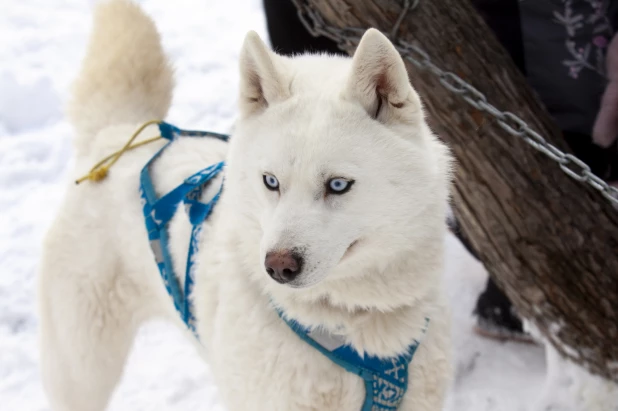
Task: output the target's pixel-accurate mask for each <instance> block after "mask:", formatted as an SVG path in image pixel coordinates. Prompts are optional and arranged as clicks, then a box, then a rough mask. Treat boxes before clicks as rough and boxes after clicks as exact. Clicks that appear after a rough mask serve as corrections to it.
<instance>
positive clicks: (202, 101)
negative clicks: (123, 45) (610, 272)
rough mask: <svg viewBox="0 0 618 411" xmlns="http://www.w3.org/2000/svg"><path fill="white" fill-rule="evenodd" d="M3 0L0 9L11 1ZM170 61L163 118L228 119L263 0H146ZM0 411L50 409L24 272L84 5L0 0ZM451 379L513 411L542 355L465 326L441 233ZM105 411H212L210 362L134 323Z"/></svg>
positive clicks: (198, 122)
mask: <svg viewBox="0 0 618 411" xmlns="http://www.w3.org/2000/svg"><path fill="white" fill-rule="evenodd" d="M9 2H10V4H9ZM141 3H142V4H143V6H144V8H145V9H146V11H147V12H148V13H150V14H151V15H152V16H153V17H154V19H155V21H156V22H157V24H158V26H159V29H160V31H161V33H162V36H163V40H164V43H165V48H166V49H167V51H168V53H169V54H170V56H171V57H172V59H173V61H174V62H175V64H176V68H177V72H176V78H177V83H178V86H177V89H176V95H175V100H174V104H173V107H172V110H171V113H170V116H169V120H170V121H171V122H173V123H175V124H178V125H181V126H184V127H187V128H202V129H208V130H213V131H220V132H226V131H227V130H228V129H229V127H230V126H231V124H232V122H233V118H234V113H235V96H236V91H237V75H236V72H237V70H236V60H237V57H238V54H237V53H238V51H239V48H240V45H241V43H242V39H243V37H244V34H245V33H246V31H247V30H249V29H254V30H256V31H257V32H258V33H260V34H261V35H263V36H264V37H265V35H266V30H265V23H264V17H263V13H262V10H261V1H260V0H228V1H216V0H202V1H196V0H192V1H190V0H174V1H173V2H170V1H165V0H148V1H142V2H141ZM0 9H1V10H2V12H0V267H1V268H0V408H1V409H3V410H19V411H30V410H48V409H49V408H48V406H47V403H46V400H45V397H44V395H43V392H42V388H41V383H40V378H39V374H38V366H37V362H38V358H37V357H38V353H37V350H36V334H37V318H36V316H35V314H34V313H35V302H34V291H35V275H36V270H37V263H38V256H39V252H40V242H41V238H42V235H43V233H44V231H45V229H46V227H47V225H48V224H49V222H50V220H51V218H52V217H53V215H54V213H55V210H56V208H57V207H58V205H59V202H60V199H61V197H62V195H63V191H64V187H65V185H66V176H67V171H68V170H69V168H70V167H71V165H72V148H71V129H70V127H69V125H68V124H67V122H66V120H65V119H64V118H63V115H62V106H63V104H64V102H65V100H66V98H67V91H68V86H69V84H70V81H71V80H72V78H73V76H74V74H75V72H76V70H77V68H78V64H79V60H80V58H81V56H82V54H83V52H84V46H85V41H86V38H87V34H88V31H89V28H90V15H91V12H92V2H89V1H87V0H81V1H80V0H19V1H17V0H12V1H11V0H0ZM447 241H448V253H449V254H448V272H447V276H446V280H445V283H446V287H447V289H448V294H449V296H450V298H451V301H452V304H453V308H454V310H453V311H454V319H453V332H454V341H455V349H456V355H457V375H456V380H455V384H454V388H453V391H452V393H451V397H450V399H449V405H448V410H449V411H522V410H525V409H527V408H528V406H529V405H530V404H532V403H533V401H534V399H535V398H536V397H537V396H538V394H539V393H540V390H541V389H542V385H543V375H544V373H545V364H544V356H543V351H542V350H541V349H540V348H538V347H534V346H529V345H519V344H514V343H507V344H499V343H496V342H493V341H486V340H482V339H480V338H478V337H477V336H475V335H474V334H472V332H471V327H472V325H473V320H472V318H471V315H470V313H471V311H472V307H473V304H474V301H475V298H476V296H477V295H478V293H479V292H480V291H481V289H482V287H483V284H484V281H485V276H486V274H485V273H484V271H483V269H482V267H481V266H480V265H479V264H478V263H476V262H475V261H474V260H473V259H472V258H471V257H470V256H468V255H467V254H466V252H465V251H464V250H463V248H462V247H461V246H460V245H459V244H458V243H457V241H456V240H454V239H453V238H448V239H447ZM110 409H111V410H136V411H137V410H157V411H158V410H188V409H191V410H218V411H219V410H223V407H222V406H221V405H220V404H219V402H218V399H217V393H216V388H215V387H214V385H213V384H212V379H211V376H210V373H209V371H208V367H207V366H206V365H205V364H203V363H202V362H201V361H200V360H199V359H198V357H197V354H196V353H195V352H194V350H193V348H192V347H191V346H190V345H189V344H188V343H187V342H186V341H184V340H183V337H182V336H181V335H180V333H179V332H177V331H176V330H175V329H173V328H172V327H170V326H168V325H166V324H161V323H153V324H149V325H147V326H146V327H144V329H143V330H142V331H141V333H140V335H139V338H138V340H137V343H136V345H135V347H134V350H133V353H132V355H131V357H130V361H129V364H128V366H127V369H126V373H125V376H124V378H123V380H122V382H121V384H120V386H119V389H118V390H117V391H116V393H115V395H114V398H113V400H112V404H111V408H110Z"/></svg>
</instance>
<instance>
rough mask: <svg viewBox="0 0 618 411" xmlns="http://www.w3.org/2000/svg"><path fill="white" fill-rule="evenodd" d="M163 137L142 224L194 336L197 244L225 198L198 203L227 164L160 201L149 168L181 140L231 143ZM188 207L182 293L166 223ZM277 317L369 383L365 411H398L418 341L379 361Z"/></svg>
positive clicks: (144, 190) (176, 133) (164, 131)
mask: <svg viewBox="0 0 618 411" xmlns="http://www.w3.org/2000/svg"><path fill="white" fill-rule="evenodd" d="M159 130H160V131H161V136H162V137H163V138H165V139H167V140H168V142H167V143H166V144H165V145H164V146H163V147H162V148H161V149H160V150H159V151H158V152H157V153H156V154H155V155H154V156H153V157H152V158H151V159H150V160H149V161H148V162H147V163H146V165H145V166H144V168H143V169H142V171H141V173H140V195H141V198H142V205H143V212H144V220H145V223H146V230H147V231H148V239H149V240H150V246H151V248H152V252H153V254H154V257H155V261H156V262H157V266H158V267H159V271H160V273H161V278H162V279H163V282H164V284H165V288H166V289H167V292H168V293H169V295H170V296H171V298H172V301H173V302H174V306H175V308H176V310H177V311H178V313H179V314H180V317H181V318H182V320H183V321H184V323H185V324H186V325H187V327H188V328H189V329H190V330H191V331H192V332H193V333H194V334H195V336H196V337H198V336H197V333H196V330H195V317H194V315H193V301H192V299H191V294H192V291H193V284H194V279H195V273H194V263H195V256H196V252H197V249H198V245H199V239H200V232H201V227H202V223H203V222H204V221H205V220H206V219H207V218H208V216H209V215H210V213H211V212H212V210H213V208H214V206H215V204H216V203H217V201H218V200H219V197H220V195H221V189H222V187H223V185H221V187H220V188H219V191H218V192H217V193H216V195H215V196H214V197H213V198H212V199H211V200H210V201H209V202H208V203H202V202H200V201H199V199H200V197H201V195H202V192H203V190H204V188H205V187H206V186H207V185H208V184H209V183H210V182H211V181H212V179H213V178H215V177H216V176H217V175H218V174H219V173H220V172H221V171H222V170H223V167H224V165H225V163H224V162H220V163H217V164H214V165H211V166H209V167H206V168H205V169H203V170H200V171H198V172H197V173H195V174H193V175H192V176H191V177H189V178H187V179H186V180H185V181H184V182H183V183H182V184H181V185H179V186H178V187H176V188H175V189H173V190H172V191H170V192H169V193H167V194H166V195H164V196H163V197H161V198H157V195H156V193H155V190H154V185H153V183H152V179H151V178H150V166H151V165H152V163H153V162H154V161H155V160H156V159H157V158H158V157H159V156H160V155H161V154H162V153H163V151H165V149H166V148H167V147H169V145H170V144H171V143H172V142H173V141H174V140H175V139H177V138H178V137H180V136H188V137H213V138H216V139H219V140H222V141H228V138H229V137H228V136H227V135H224V134H217V133H211V132H207V131H188V130H181V129H179V128H177V127H175V126H173V125H171V124H168V123H165V122H161V123H159ZM181 202H182V203H184V205H185V211H186V212H187V214H188V217H189V221H190V222H191V225H192V227H193V228H192V231H191V240H190V243H189V255H188V256H187V266H186V269H185V281H184V290H183V289H182V287H181V285H180V283H179V282H178V278H177V277H176V275H175V272H174V267H173V264H172V259H171V256H170V254H169V249H168V238H169V237H168V233H167V224H168V223H169V221H170V220H171V219H172V217H173V216H174V213H175V212H176V208H177V206H178V205H179V204H180V203H181ZM275 310H276V311H277V313H278V314H279V316H280V317H281V318H282V319H283V321H285V323H286V324H287V325H288V326H289V327H290V329H291V330H292V331H294V332H295V333H296V335H298V336H299V338H300V339H302V340H303V341H305V342H306V343H307V344H309V345H310V346H312V347H313V348H315V349H316V350H318V351H319V352H320V353H322V354H323V355H324V356H326V357H327V358H329V359H330V360H331V361H333V362H334V363H335V364H337V365H339V366H340V367H342V368H344V369H345V370H346V371H348V372H350V373H353V374H356V375H358V376H360V377H361V378H362V379H363V381H364V382H365V402H364V404H363V407H362V409H361V411H396V410H397V408H398V407H399V405H400V404H401V401H402V400H403V396H404V394H405V393H406V390H407V389H408V366H409V364H410V362H411V361H412V357H413V356H414V353H415V352H416V349H417V348H418V346H419V345H420V341H416V340H414V341H413V343H412V344H411V345H410V346H409V347H408V349H407V351H406V352H405V353H404V354H401V355H399V356H397V357H392V358H378V357H375V356H369V355H364V356H360V355H359V354H358V353H357V352H356V351H355V350H354V349H353V348H352V347H351V346H350V345H348V344H346V342H345V340H344V338H343V337H342V336H338V335H334V334H330V333H328V332H326V331H323V330H321V329H319V328H315V329H309V328H305V327H303V326H302V325H301V324H299V323H298V322H297V321H295V320H293V319H290V318H287V316H286V315H285V313H283V312H282V311H281V310H280V309H279V308H275ZM428 326H429V319H428V318H426V319H425V327H424V328H423V334H424V333H425V332H426V330H427V327H428Z"/></svg>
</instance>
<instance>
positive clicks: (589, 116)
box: [519, 0, 618, 135]
mask: <svg viewBox="0 0 618 411" xmlns="http://www.w3.org/2000/svg"><path fill="white" fill-rule="evenodd" d="M616 3H617V2H616V1H613V0H519V9H520V19H521V28H522V36H523V46H524V47H523V48H524V56H525V64H526V72H527V76H528V80H529V82H530V84H531V85H532V87H533V88H534V89H535V90H536V91H537V93H538V94H539V96H540V97H541V100H543V102H544V103H545V105H546V106H547V108H548V110H549V112H550V113H551V114H552V116H553V117H554V118H555V120H556V121H557V123H558V125H559V126H560V128H561V129H562V130H565V131H570V132H575V133H582V134H585V135H590V134H591V130H592V126H593V124H594V120H595V118H596V114H597V112H598V110H599V106H600V101H601V96H602V94H603V91H604V90H605V86H606V84H607V75H606V65H605V58H606V51H607V46H608V45H609V42H610V41H611V39H612V37H613V35H614V25H615V23H616V20H617V19H616V17H617V16H618V14H617V13H616V8H617V4H616Z"/></svg>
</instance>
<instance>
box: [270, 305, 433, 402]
mask: <svg viewBox="0 0 618 411" xmlns="http://www.w3.org/2000/svg"><path fill="white" fill-rule="evenodd" d="M275 309H276V311H277V314H279V317H281V318H282V319H283V321H285V323H286V324H287V325H288V326H289V327H290V329H291V330H292V331H294V333H296V335H298V337H300V339H301V340H303V341H305V342H306V343H307V344H309V345H310V346H312V347H313V348H315V349H316V350H318V351H319V352H320V353H322V354H323V355H324V356H325V357H327V358H328V359H330V360H331V361H332V362H334V363H335V364H337V365H339V366H340V367H342V368H343V369H345V370H346V371H348V372H350V373H352V374H356V375H358V376H360V377H361V378H362V379H363V381H364V382H365V401H364V403H363V407H362V408H361V411H396V410H397V408H398V407H399V405H400V404H401V401H403V396H404V394H405V393H406V391H407V389H408V365H409V364H410V362H411V361H412V358H413V357H414V353H415V352H416V350H417V348H418V346H419V345H420V341H417V340H414V341H413V342H412V344H410V346H409V347H408V349H407V350H406V352H405V353H403V354H401V355H399V356H397V357H392V358H386V359H382V358H378V357H375V356H369V355H364V356H360V355H359V354H358V352H356V350H354V349H353V348H352V347H351V346H350V345H349V344H347V343H346V342H345V339H344V338H343V337H342V336H338V335H333V334H330V333H328V332H326V331H324V330H321V329H309V328H306V327H304V326H302V325H301V324H300V323H298V322H297V321H296V320H294V319H291V318H288V317H287V316H286V315H285V313H284V312H283V311H282V310H281V309H279V308H278V307H275ZM428 327H429V318H425V326H424V327H423V330H422V332H423V334H425V333H426V331H427V328H428Z"/></svg>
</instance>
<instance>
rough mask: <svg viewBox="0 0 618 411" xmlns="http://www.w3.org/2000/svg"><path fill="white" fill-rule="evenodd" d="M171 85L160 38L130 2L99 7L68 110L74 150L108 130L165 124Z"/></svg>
mask: <svg viewBox="0 0 618 411" xmlns="http://www.w3.org/2000/svg"><path fill="white" fill-rule="evenodd" d="M173 83H174V81H173V70H172V68H171V66H170V64H169V62H168V60H167V57H166V55H165V53H164V52H163V48H162V46H161V39H160V37H159V33H158V32H157V29H156V27H155V25H154V23H153V21H152V20H151V19H150V18H149V17H148V16H147V15H146V14H145V13H144V12H143V11H142V10H141V8H140V7H139V6H138V5H136V4H134V3H132V2H131V1H130V0H110V1H107V2H103V3H101V4H99V5H98V6H97V9H96V11H95V16H94V24H93V30H92V34H91V37H90V43H89V45H88V50H87V53H86V57H85V58H84V61H83V63H82V67H81V71H80V73H79V75H78V77H77V79H76V81H75V83H74V88H73V95H72V98H71V101H70V103H69V107H68V114H69V117H70V119H71V122H72V123H73V126H74V127H75V129H76V131H77V139H76V141H75V145H76V148H77V150H78V151H79V150H87V149H88V146H89V143H90V142H91V141H92V139H93V138H94V136H95V135H96V134H97V133H98V132H99V131H100V130H101V129H103V128H105V127H107V126H110V125H115V124H121V123H139V122H145V121H148V120H152V119H163V118H164V117H165V116H166V114H167V111H168V109H169V106H170V103H171V99H172V90H173Z"/></svg>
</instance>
